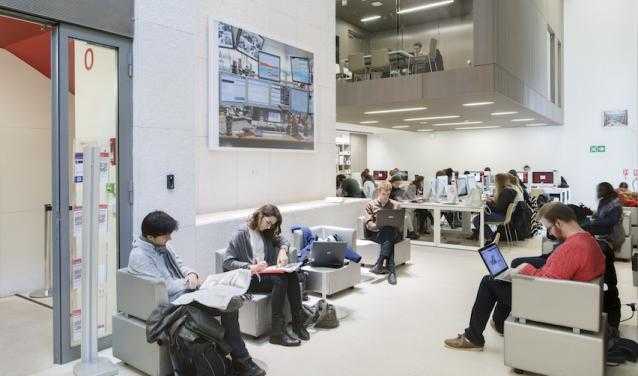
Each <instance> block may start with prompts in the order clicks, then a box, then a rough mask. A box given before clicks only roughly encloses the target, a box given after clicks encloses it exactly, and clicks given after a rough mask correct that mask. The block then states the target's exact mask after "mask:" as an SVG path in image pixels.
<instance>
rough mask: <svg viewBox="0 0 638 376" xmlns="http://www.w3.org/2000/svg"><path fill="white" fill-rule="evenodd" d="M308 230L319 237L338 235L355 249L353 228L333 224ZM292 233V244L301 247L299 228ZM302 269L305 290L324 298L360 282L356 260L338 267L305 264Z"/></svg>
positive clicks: (301, 235) (301, 239) (359, 266)
mask: <svg viewBox="0 0 638 376" xmlns="http://www.w3.org/2000/svg"><path fill="white" fill-rule="evenodd" d="M310 230H311V231H312V232H313V234H316V235H317V236H318V237H319V238H326V237H328V236H330V235H338V236H339V237H341V238H342V239H343V240H344V241H345V242H346V243H348V246H350V247H351V248H352V249H353V250H354V251H356V250H357V242H356V236H355V231H354V229H351V228H343V227H334V226H315V227H311V228H310ZM292 235H293V240H292V246H293V247H294V248H297V249H301V245H302V242H303V234H302V232H301V230H296V231H294V232H293V233H292ZM303 270H304V271H306V272H307V273H308V281H307V284H306V290H308V291H312V292H316V293H320V294H321V296H322V297H323V298H324V299H325V298H326V297H327V296H329V295H333V294H336V293H338V292H340V291H343V290H346V289H349V288H352V287H354V286H356V285H357V284H359V282H361V265H360V264H359V263H356V262H348V263H346V264H345V265H344V266H343V267H341V268H339V269H335V268H322V267H315V266H310V265H307V266H304V267H303Z"/></svg>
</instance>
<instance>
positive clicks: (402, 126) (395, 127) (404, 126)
mask: <svg viewBox="0 0 638 376" xmlns="http://www.w3.org/2000/svg"><path fill="white" fill-rule="evenodd" d="M392 128H394V129H405V128H410V126H409V125H395V126H393V127H392Z"/></svg>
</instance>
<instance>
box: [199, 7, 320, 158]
mask: <svg viewBox="0 0 638 376" xmlns="http://www.w3.org/2000/svg"><path fill="white" fill-rule="evenodd" d="M210 24H211V31H210V35H211V41H212V42H211V43H212V45H211V55H210V56H211V60H210V61H211V66H210V77H211V79H210V85H211V86H210V98H211V103H210V105H209V108H210V117H209V119H210V126H209V146H210V147H211V148H215V149H216V148H262V149H288V150H314V144H315V124H314V112H315V111H314V108H313V104H314V100H313V97H314V87H313V74H312V70H313V54H312V53H310V52H308V51H304V50H301V49H299V48H296V47H293V46H290V45H288V44H285V43H282V42H278V41H275V40H273V39H270V38H266V37H264V36H262V35H259V34H257V33H255V32H253V31H250V30H246V29H243V28H239V27H236V26H233V25H229V24H226V23H223V22H217V21H214V20H211V22H210Z"/></svg>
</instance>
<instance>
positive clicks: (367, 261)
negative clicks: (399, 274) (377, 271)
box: [357, 217, 412, 265]
mask: <svg viewBox="0 0 638 376" xmlns="http://www.w3.org/2000/svg"><path fill="white" fill-rule="evenodd" d="M363 226H364V224H363V218H362V217H359V218H358V219H357V252H358V253H359V254H360V255H361V264H363V265H374V263H375V262H376V261H377V258H378V257H379V252H381V247H380V246H379V244H377V243H375V242H373V241H372V240H368V239H366V238H365V235H364V234H365V231H364V228H363ZM411 256H412V254H411V250H410V240H409V239H403V240H401V241H400V242H398V243H396V244H395V245H394V262H395V264H396V265H401V264H405V263H406V262H408V261H410V257H411Z"/></svg>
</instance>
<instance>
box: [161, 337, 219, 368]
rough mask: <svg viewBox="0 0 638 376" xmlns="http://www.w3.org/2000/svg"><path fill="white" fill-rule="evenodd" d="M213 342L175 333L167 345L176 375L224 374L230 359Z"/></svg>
mask: <svg viewBox="0 0 638 376" xmlns="http://www.w3.org/2000/svg"><path fill="white" fill-rule="evenodd" d="M223 352H224V351H223V350H221V348H220V346H218V345H217V344H216V343H215V342H212V341H209V340H205V339H203V338H201V337H200V338H197V339H195V340H194V341H190V340H189V339H188V337H187V336H182V335H179V334H178V335H176V336H175V337H174V338H173V340H172V341H171V343H170V345H169V353H170V354H171V363H172V364H173V370H175V375H178V376H226V375H229V374H230V373H231V372H230V360H229V359H228V357H226V355H225V354H224V353H223Z"/></svg>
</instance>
